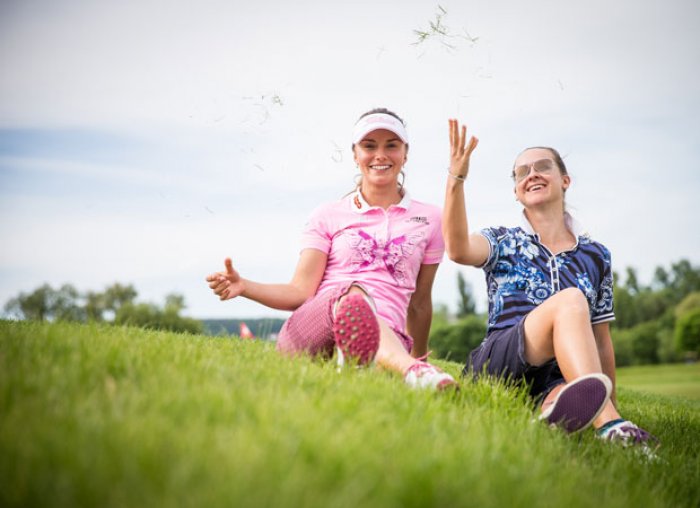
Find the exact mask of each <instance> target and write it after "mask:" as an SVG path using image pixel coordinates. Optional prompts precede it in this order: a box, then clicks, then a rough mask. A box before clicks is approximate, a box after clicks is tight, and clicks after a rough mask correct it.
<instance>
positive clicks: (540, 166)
mask: <svg viewBox="0 0 700 508" xmlns="http://www.w3.org/2000/svg"><path fill="white" fill-rule="evenodd" d="M555 167H556V164H555V163H554V161H553V160H552V159H540V160H537V161H535V162H532V163H530V164H521V165H520V166H516V167H515V168H513V173H512V174H511V175H510V176H511V177H512V178H513V180H515V181H516V182H520V181H522V180H524V179H525V177H526V176H527V175H529V174H530V169H534V170H535V173H551V172H552V171H553V170H554V168H555Z"/></svg>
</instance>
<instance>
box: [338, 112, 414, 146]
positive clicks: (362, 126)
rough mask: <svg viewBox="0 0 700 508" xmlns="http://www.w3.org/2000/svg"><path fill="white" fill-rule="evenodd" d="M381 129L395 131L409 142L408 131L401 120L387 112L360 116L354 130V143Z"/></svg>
mask: <svg viewBox="0 0 700 508" xmlns="http://www.w3.org/2000/svg"><path fill="white" fill-rule="evenodd" d="M379 129H386V130H388V131H391V132H393V133H394V134H396V135H397V136H398V137H399V138H400V139H401V141H403V142H404V143H406V144H408V133H407V132H406V128H405V127H404V126H403V124H402V123H401V121H400V120H399V119H397V118H394V117H393V116H391V115H387V114H385V113H373V114H371V115H367V116H363V117H362V118H360V119H359V120H358V121H357V123H356V124H355V128H354V129H353V131H352V144H353V145H354V144H356V143H359V142H360V141H362V140H363V139H364V137H365V136H366V135H367V134H369V133H370V132H372V131H376V130H379Z"/></svg>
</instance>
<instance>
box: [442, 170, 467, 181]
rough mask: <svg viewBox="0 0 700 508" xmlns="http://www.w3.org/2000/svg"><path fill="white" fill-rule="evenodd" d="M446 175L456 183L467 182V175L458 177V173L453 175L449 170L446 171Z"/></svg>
mask: <svg viewBox="0 0 700 508" xmlns="http://www.w3.org/2000/svg"><path fill="white" fill-rule="evenodd" d="M447 174H448V175H449V176H450V177H451V178H453V179H455V180H457V181H458V182H462V183H464V182H465V181H466V180H467V175H460V174H459V173H453V172H452V171H451V170H449V169H448V170H447Z"/></svg>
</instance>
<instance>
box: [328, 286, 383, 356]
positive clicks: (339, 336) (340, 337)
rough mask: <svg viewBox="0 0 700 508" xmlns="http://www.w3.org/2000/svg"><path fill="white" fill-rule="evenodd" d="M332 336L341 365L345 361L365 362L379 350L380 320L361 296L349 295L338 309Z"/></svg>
mask: <svg viewBox="0 0 700 508" xmlns="http://www.w3.org/2000/svg"><path fill="white" fill-rule="evenodd" d="M333 337H334V338H335V345H336V350H337V353H338V365H339V366H343V365H344V364H345V363H346V362H349V363H354V364H357V365H366V364H368V363H371V362H372V361H373V360H374V357H375V355H376V354H377V349H379V323H378V322H377V317H376V316H375V315H374V311H373V310H372V307H370V305H369V304H368V303H367V302H366V301H365V299H364V298H363V297H362V295H357V294H354V295H349V296H347V297H346V298H345V299H344V300H343V301H342V302H340V304H339V305H338V307H337V308H336V310H335V318H334V320H333Z"/></svg>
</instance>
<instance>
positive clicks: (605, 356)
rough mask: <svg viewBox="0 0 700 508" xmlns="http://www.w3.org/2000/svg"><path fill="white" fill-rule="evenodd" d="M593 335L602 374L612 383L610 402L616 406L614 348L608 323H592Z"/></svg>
mask: <svg viewBox="0 0 700 508" xmlns="http://www.w3.org/2000/svg"><path fill="white" fill-rule="evenodd" d="M593 335H594V336H595V343H596V346H597V347H598V356H600V364H601V366H602V368H603V374H605V375H606V376H608V377H609V378H610V381H612V383H613V391H612V396H611V399H612V402H613V405H615V406H617V396H616V391H615V350H614V349H613V343H612V338H611V337H610V323H599V324H597V325H593Z"/></svg>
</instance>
